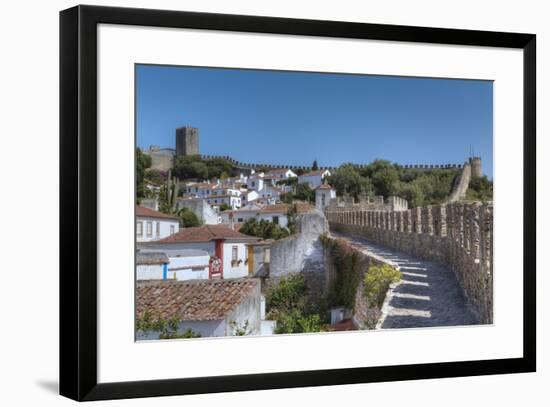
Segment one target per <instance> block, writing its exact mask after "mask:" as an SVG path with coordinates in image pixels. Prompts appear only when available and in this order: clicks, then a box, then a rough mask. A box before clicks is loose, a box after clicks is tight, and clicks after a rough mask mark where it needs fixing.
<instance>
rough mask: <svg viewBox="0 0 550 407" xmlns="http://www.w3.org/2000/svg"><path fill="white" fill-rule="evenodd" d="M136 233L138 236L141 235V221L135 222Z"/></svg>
mask: <svg viewBox="0 0 550 407" xmlns="http://www.w3.org/2000/svg"><path fill="white" fill-rule="evenodd" d="M136 234H137V235H138V236H139V237H142V236H143V222H138V223H137V224H136Z"/></svg>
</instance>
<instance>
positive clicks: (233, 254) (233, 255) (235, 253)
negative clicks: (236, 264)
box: [231, 246, 239, 261]
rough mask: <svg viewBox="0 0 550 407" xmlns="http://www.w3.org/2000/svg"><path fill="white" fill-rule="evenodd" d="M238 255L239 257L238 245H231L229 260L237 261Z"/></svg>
mask: <svg viewBox="0 0 550 407" xmlns="http://www.w3.org/2000/svg"><path fill="white" fill-rule="evenodd" d="M238 257H239V247H238V246H233V247H232V250H231V261H237V258H238Z"/></svg>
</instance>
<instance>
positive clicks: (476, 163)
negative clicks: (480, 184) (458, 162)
mask: <svg viewBox="0 0 550 407" xmlns="http://www.w3.org/2000/svg"><path fill="white" fill-rule="evenodd" d="M470 166H471V167H472V177H477V178H479V177H482V176H483V172H482V170H481V157H470Z"/></svg>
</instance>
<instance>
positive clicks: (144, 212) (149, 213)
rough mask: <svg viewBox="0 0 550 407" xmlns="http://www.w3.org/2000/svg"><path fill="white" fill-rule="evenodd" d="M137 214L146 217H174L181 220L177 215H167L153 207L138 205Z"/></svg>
mask: <svg viewBox="0 0 550 407" xmlns="http://www.w3.org/2000/svg"><path fill="white" fill-rule="evenodd" d="M136 216H142V217H144V218H160V219H173V220H179V219H178V218H177V217H175V216H171V215H167V214H165V213H162V212H158V211H155V210H153V209H149V208H146V207H145V206H139V205H137V206H136Z"/></svg>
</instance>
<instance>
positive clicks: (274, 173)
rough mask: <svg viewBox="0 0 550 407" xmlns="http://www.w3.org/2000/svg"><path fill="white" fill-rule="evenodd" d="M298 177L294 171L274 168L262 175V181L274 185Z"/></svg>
mask: <svg viewBox="0 0 550 407" xmlns="http://www.w3.org/2000/svg"><path fill="white" fill-rule="evenodd" d="M297 176H298V175H296V173H295V172H294V171H292V170H291V169H290V168H275V169H272V170H269V171H268V172H267V173H266V174H265V175H264V181H267V180H270V181H271V183H272V184H273V185H274V184H276V183H277V182H279V181H283V180H285V179H289V178H296V177H297Z"/></svg>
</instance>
